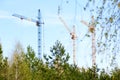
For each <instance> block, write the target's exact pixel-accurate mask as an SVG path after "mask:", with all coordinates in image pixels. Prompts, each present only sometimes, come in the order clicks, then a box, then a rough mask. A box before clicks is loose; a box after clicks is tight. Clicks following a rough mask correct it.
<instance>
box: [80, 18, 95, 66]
mask: <svg viewBox="0 0 120 80" xmlns="http://www.w3.org/2000/svg"><path fill="white" fill-rule="evenodd" d="M81 23H83V24H84V25H86V26H88V28H89V31H90V32H91V33H92V66H96V46H95V20H94V16H92V23H90V24H89V23H88V22H86V21H84V20H81Z"/></svg>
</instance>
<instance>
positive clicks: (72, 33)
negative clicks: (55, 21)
mask: <svg viewBox="0 0 120 80" xmlns="http://www.w3.org/2000/svg"><path fill="white" fill-rule="evenodd" d="M58 17H59V20H60V21H61V22H62V23H63V25H64V26H65V28H66V29H67V30H68V32H69V33H70V35H71V39H72V41H73V63H74V64H76V61H75V59H76V44H75V43H76V38H77V36H76V33H75V25H73V31H71V30H70V29H69V27H68V25H67V24H66V23H65V21H64V20H63V19H62V17H61V16H58Z"/></svg>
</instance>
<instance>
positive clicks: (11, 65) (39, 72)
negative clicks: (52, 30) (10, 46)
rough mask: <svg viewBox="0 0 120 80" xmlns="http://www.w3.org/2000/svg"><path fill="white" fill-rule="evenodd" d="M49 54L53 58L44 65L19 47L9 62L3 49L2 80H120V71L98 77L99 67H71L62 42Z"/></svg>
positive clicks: (0, 71)
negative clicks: (4, 55)
mask: <svg viewBox="0 0 120 80" xmlns="http://www.w3.org/2000/svg"><path fill="white" fill-rule="evenodd" d="M50 52H51V55H44V60H45V61H44V62H43V61H42V60H40V59H38V58H37V57H36V56H35V52H34V50H33V49H32V48H31V47H30V46H28V47H27V52H26V53H25V52H24V50H23V49H22V47H21V45H20V44H17V45H16V47H15V50H14V51H13V56H12V59H11V60H8V58H4V57H3V51H2V46H1V45H0V80H120V69H118V68H115V69H114V70H113V71H111V73H110V74H108V73H106V72H105V70H104V69H103V70H102V71H101V72H100V73H98V69H97V68H96V67H93V68H88V69H85V68H79V67H78V66H77V65H71V64H69V63H68V61H69V58H70V56H69V54H68V53H66V51H65V49H64V46H63V45H62V44H61V43H60V42H59V41H56V43H55V45H53V47H51V48H50Z"/></svg>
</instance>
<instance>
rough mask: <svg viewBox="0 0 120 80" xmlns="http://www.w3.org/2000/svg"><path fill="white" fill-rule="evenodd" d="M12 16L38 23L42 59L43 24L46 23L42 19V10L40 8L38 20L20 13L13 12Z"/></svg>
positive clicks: (39, 48) (39, 47)
mask: <svg viewBox="0 0 120 80" xmlns="http://www.w3.org/2000/svg"><path fill="white" fill-rule="evenodd" d="M12 16H14V17H18V18H20V19H21V20H23V19H24V20H27V21H31V22H34V23H36V26H37V27H38V58H39V59H41V58H42V24H44V23H43V22H42V21H41V12H40V9H39V10H38V18H37V19H38V20H34V19H32V18H28V17H25V16H22V15H19V14H13V15H12Z"/></svg>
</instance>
